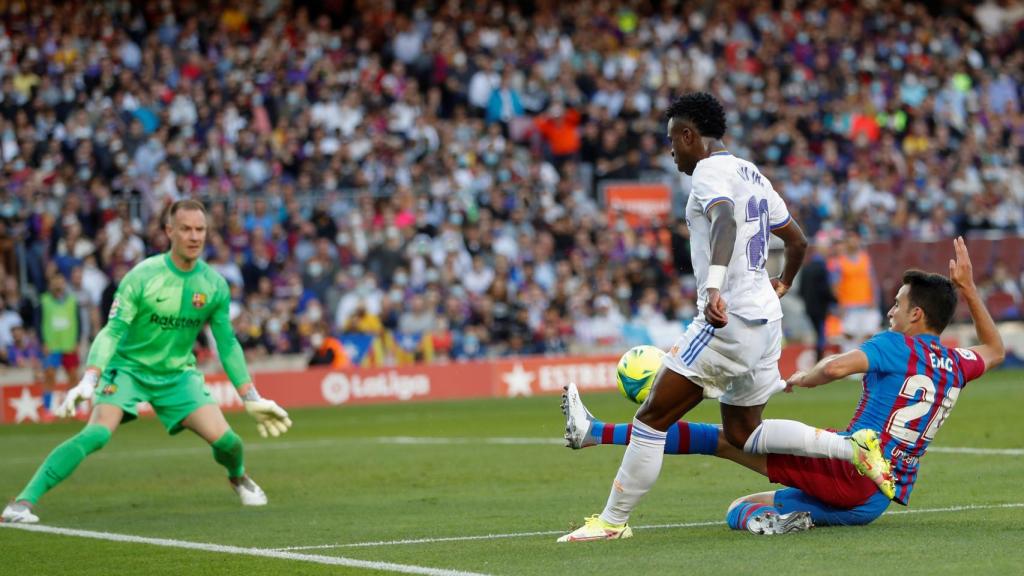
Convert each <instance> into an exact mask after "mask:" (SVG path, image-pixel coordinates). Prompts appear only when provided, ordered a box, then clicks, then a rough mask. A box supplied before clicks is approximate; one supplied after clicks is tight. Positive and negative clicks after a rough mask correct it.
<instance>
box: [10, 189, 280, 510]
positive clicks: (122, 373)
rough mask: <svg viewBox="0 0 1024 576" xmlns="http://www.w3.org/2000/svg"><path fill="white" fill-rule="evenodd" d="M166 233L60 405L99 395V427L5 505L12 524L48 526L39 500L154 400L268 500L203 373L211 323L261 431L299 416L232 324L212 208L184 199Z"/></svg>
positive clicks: (244, 495)
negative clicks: (263, 387)
mask: <svg viewBox="0 0 1024 576" xmlns="http://www.w3.org/2000/svg"><path fill="white" fill-rule="evenodd" d="M165 230H166V232H167V235H168V236H169V237H170V239H171V249H170V251H169V252H167V253H165V254H160V255H157V256H153V257H150V258H147V259H146V260H144V261H142V262H141V263H139V264H138V265H137V266H135V268H133V269H132V270H131V271H130V272H129V273H128V274H127V275H126V276H125V277H124V279H123V280H122V281H121V285H120V286H119V287H118V290H117V294H116V296H115V298H114V303H113V306H112V307H111V310H110V319H109V322H108V323H107V325H106V326H105V327H104V328H103V330H101V331H100V333H99V334H98V335H97V336H96V339H95V340H94V341H93V343H92V347H91V348H90V350H89V358H88V361H87V362H86V371H85V376H83V377H82V380H81V382H79V384H78V385H77V386H75V387H74V388H72V389H71V390H69V391H68V394H67V397H66V398H65V399H64V403H63V404H62V405H61V406H60V408H59V409H58V414H59V415H61V416H65V417H68V416H73V415H74V414H75V410H76V406H77V404H78V403H79V402H81V401H85V400H90V399H91V400H92V401H93V405H94V406H93V410H92V416H91V417H90V418H89V423H88V424H86V426H85V428H84V429H82V431H81V432H79V433H78V434H76V435H75V436H73V437H71V438H70V439H68V440H67V441H65V442H64V443H63V444H61V445H60V446H57V448H55V449H54V450H53V451H52V452H50V455H49V456H47V457H46V460H45V461H44V462H43V464H42V466H40V467H39V470H37V471H36V473H35V475H34V476H33V477H32V479H31V480H30V481H29V483H28V485H27V486H25V489H24V490H22V491H21V494H19V495H18V497H17V498H16V499H15V501H14V502H13V503H12V504H10V505H8V506H7V507H6V508H4V511H3V516H2V518H3V521H4V522H38V521H39V518H38V516H36V515H35V514H33V512H32V506H33V505H34V504H35V503H36V502H37V501H38V500H39V498H40V497H42V495H43V494H45V493H46V492H47V491H49V490H50V489H51V488H53V487H54V486H56V485H57V484H59V483H60V482H61V481H63V480H64V479H65V478H67V477H68V476H70V475H71V473H72V472H74V471H75V468H77V467H78V465H79V464H80V463H81V462H82V460H84V459H85V457H86V456H88V455H89V454H92V453H93V452H95V451H97V450H99V449H100V448H103V446H105V445H106V443H107V442H108V441H109V440H110V436H111V434H112V433H113V432H114V430H116V429H117V427H118V425H119V424H121V423H122V422H127V421H130V420H134V419H135V418H136V417H137V416H138V411H137V408H136V406H137V404H138V403H139V402H149V403H150V404H151V405H152V406H153V410H154V411H155V412H156V415H157V417H159V418H160V422H161V423H162V424H163V425H164V427H165V428H166V429H167V432H168V433H170V434H177V433H178V432H181V431H182V430H183V429H185V428H187V429H189V430H191V431H193V432H195V433H196V434H198V435H199V436H200V437H202V438H203V440H206V441H207V442H208V443H209V444H210V446H211V447H212V448H213V459H214V460H216V461H217V463H218V464H220V465H221V466H224V467H225V468H226V469H227V472H228V478H229V480H230V481H231V484H232V486H233V487H234V489H235V492H237V493H238V495H239V497H240V498H241V500H242V504H243V505H246V506H262V505H264V504H266V503H267V496H266V494H264V493H263V490H261V489H260V487H259V486H257V485H256V483H255V482H253V481H252V479H251V478H249V476H247V475H246V473H245V464H244V459H243V451H242V439H241V438H239V436H238V434H236V433H235V432H234V431H233V430H232V429H231V427H230V426H228V423H227V421H226V420H225V419H224V415H223V414H222V413H221V411H220V408H219V407H218V406H217V401H216V400H215V399H214V398H213V397H211V396H210V392H209V390H208V389H207V388H206V384H205V383H204V380H203V374H202V373H201V372H199V371H198V370H197V369H196V359H195V356H194V355H193V354H192V347H193V345H194V344H195V341H196V337H197V336H198V334H199V331H200V330H201V329H202V328H203V326H204V325H205V324H206V323H207V322H209V323H210V328H211V329H212V331H213V336H214V339H215V340H216V343H217V351H218V353H219V354H220V359H221V363H222V364H223V366H224V371H225V372H226V373H227V375H228V378H229V379H230V380H231V382H232V384H234V386H235V388H236V389H237V390H238V393H239V395H240V396H241V397H242V400H243V401H244V404H245V409H246V411H248V412H249V414H250V415H252V416H253V417H254V418H255V419H256V422H257V428H258V430H259V432H260V435H262V436H264V437H266V436H267V435H270V436H279V435H281V434H282V433H283V432H285V431H287V430H288V428H289V427H290V426H291V424H292V423H291V420H289V419H288V413H287V412H285V411H284V410H283V409H282V408H281V407H280V406H278V405H277V403H276V402H273V401H271V400H266V399H263V398H260V395H259V394H258V393H257V392H256V388H255V387H254V386H253V383H252V378H251V377H250V376H249V371H248V369H247V368H246V365H245V358H244V356H243V355H242V347H241V346H240V345H239V344H238V340H237V339H236V338H235V335H234V332H233V331H232V329H231V321H230V319H229V316H228V306H229V304H230V291H229V289H228V284H227V281H226V280H224V278H223V277H222V276H221V275H220V274H218V273H217V272H216V271H214V270H213V269H212V268H210V267H209V266H208V265H207V264H206V262H203V261H202V260H200V256H201V255H202V253H203V249H204V247H205V244H206V209H205V208H204V207H203V205H202V204H201V203H200V202H198V201H195V200H180V201H178V202H175V203H174V204H172V205H171V207H170V208H169V210H168V215H167V219H166V221H165Z"/></svg>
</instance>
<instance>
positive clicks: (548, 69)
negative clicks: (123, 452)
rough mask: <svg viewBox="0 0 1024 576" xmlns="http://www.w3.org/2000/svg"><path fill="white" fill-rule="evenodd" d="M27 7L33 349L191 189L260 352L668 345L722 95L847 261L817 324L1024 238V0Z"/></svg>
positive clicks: (468, 351) (6, 161)
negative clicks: (703, 103) (987, 244)
mask: <svg viewBox="0 0 1024 576" xmlns="http://www.w3.org/2000/svg"><path fill="white" fill-rule="evenodd" d="M0 6H2V10H3V12H2V16H0V23H2V25H0V166H2V169H0V308H2V311H0V358H2V360H3V361H4V362H5V363H7V364H9V365H15V366H30V365H31V366H34V365H36V363H37V362H38V360H39V358H42V357H43V356H46V355H48V354H49V353H50V352H53V351H54V349H56V348H58V347H59V346H61V344H60V342H64V341H66V340H67V335H68V334H69V333H71V332H74V333H75V334H77V337H76V338H77V340H76V342H77V344H79V345H80V344H81V343H85V342H88V341H90V340H91V337H92V336H93V335H94V334H95V333H96V331H97V330H98V329H99V328H100V327H101V326H102V324H103V322H104V319H105V318H106V313H107V311H108V310H109V307H110V303H111V300H112V296H113V291H114V289H115V288H116V285H117V282H118V281H119V279H120V278H121V277H122V276H123V275H124V273H125V272H126V271H127V270H128V269H130V267H131V266H132V265H134V264H135V263H137V262H139V261H140V260H141V259H143V258H145V257H147V256H149V255H152V254H155V253H158V252H160V251H163V250H165V249H166V248H167V246H168V243H167V239H166V237H165V235H164V234H163V232H162V229H161V225H160V224H161V223H160V219H159V214H160V212H161V210H162V208H163V207H164V206H166V205H167V204H168V203H169V202H172V201H174V200H176V199H179V198H183V197H196V198H199V199H202V200H203V201H205V202H206V203H207V205H208V206H209V209H210V235H209V241H208V252H207V260H208V261H209V263H210V264H211V265H212V266H214V267H215V268H216V269H217V270H218V271H220V272H221V273H222V274H223V275H224V276H225V277H226V278H227V279H228V281H229V283H230V284H231V287H232V290H233V292H234V301H233V304H232V312H231V313H232V318H233V321H234V323H235V326H236V329H237V332H238V335H239V339H240V341H241V342H242V345H243V347H244V348H245V350H246V353H247V355H249V357H250V358H252V359H256V358H260V357H264V356H266V355H276V354H304V355H306V356H309V357H310V361H311V362H312V363H327V364H333V365H336V366H343V365H346V364H350V363H352V364H395V363H399V364H400V363H407V362H416V361H438V360H445V359H467V358H480V357H491V356H507V355H516V354H563V353H568V352H579V353H587V352H593V351H613V350H615V351H617V350H621V349H624V346H627V345H630V344H634V343H640V342H655V343H658V344H662V345H666V346H667V344H665V342H668V343H670V342H671V339H672V338H673V337H674V336H675V335H676V334H678V333H680V332H681V331H682V329H683V327H684V323H685V322H687V321H688V320H689V319H690V318H691V317H692V315H693V313H694V312H695V308H694V299H695V286H694V280H693V276H692V267H691V265H690V262H689V254H688V249H689V248H688V242H689V239H688V231H687V228H686V224H685V222H684V221H682V220H681V219H680V218H678V215H680V214H681V211H682V205H683V203H684V202H685V198H686V190H687V189H688V187H689V182H688V180H687V178H686V177H685V176H682V175H679V174H678V173H677V172H676V170H675V166H674V165H673V164H672V162H671V159H670V157H669V155H668V147H667V145H666V140H665V135H664V133H665V123H664V120H663V118H662V112H663V110H664V109H665V107H666V106H667V105H668V103H669V102H670V100H671V99H672V98H673V97H674V96H676V95H679V94H681V93H683V92H687V91H692V90H707V91H710V92H712V93H714V94H715V95H716V96H717V97H718V98H719V99H721V100H722V102H723V103H724V105H725V107H726V109H727V111H728V122H729V129H728V134H727V138H726V140H727V144H728V146H729V148H730V151H731V152H732V153H734V154H736V155H738V156H741V157H745V158H748V159H750V160H752V161H754V162H755V163H757V164H758V165H759V166H760V168H761V170H762V171H763V172H764V174H765V175H766V176H767V177H768V178H769V179H770V180H771V181H772V182H773V183H774V185H775V187H776V189H777V190H779V192H780V193H781V194H782V195H783V197H784V198H785V199H786V200H787V202H788V204H789V206H790V210H791V211H792V212H793V214H794V216H795V217H796V218H797V220H798V221H799V223H800V224H801V226H803V228H804V230H805V231H806V233H807V235H808V237H809V238H812V239H813V243H814V245H815V249H814V253H815V256H814V258H816V259H817V260H818V261H819V263H820V266H817V267H816V268H815V269H816V272H815V273H820V274H823V276H822V278H824V279H825V280H824V281H823V282H816V283H814V287H815V288H817V289H818V293H815V292H813V291H794V297H792V298H788V299H789V300H791V302H789V303H787V306H788V307H789V308H790V311H792V310H796V311H797V312H803V311H804V310H803V308H802V307H801V306H800V300H801V299H800V297H799V296H800V294H801V293H803V294H804V299H806V300H808V302H809V304H810V305H808V306H806V312H807V315H808V316H809V317H812V321H811V322H810V323H807V322H804V323H803V324H801V323H800V322H799V319H800V318H801V317H802V316H803V314H799V313H798V314H791V316H793V321H792V322H790V321H787V334H788V335H789V337H790V338H803V337H804V334H805V333H809V332H810V330H809V329H808V326H811V325H813V324H819V323H824V322H825V320H824V319H822V320H821V322H819V321H818V319H816V318H824V317H822V314H824V315H825V316H826V317H827V316H829V315H833V316H835V317H836V318H838V319H839V320H838V321H837V322H831V321H830V322H828V324H829V326H828V327H827V332H828V333H827V334H825V335H823V338H828V337H832V336H836V335H838V334H840V333H841V332H842V328H841V323H839V322H841V320H842V317H843V308H844V307H845V308H851V307H854V308H861V307H867V308H869V309H874V310H879V309H882V310H884V309H885V308H887V307H888V304H889V298H890V296H891V294H892V292H893V291H894V288H895V284H894V283H898V277H893V276H892V275H891V274H892V273H894V272H893V271H894V270H897V269H898V268H900V265H901V264H902V260H899V259H897V258H896V255H897V254H899V255H906V254H910V255H911V256H914V255H915V254H914V253H913V252H912V251H910V250H909V249H908V248H907V247H908V246H917V247H919V248H914V250H923V251H926V252H934V253H938V252H935V251H936V250H938V248H929V244H927V242H932V241H935V242H939V244H936V246H941V247H942V250H947V248H948V247H947V246H946V243H947V242H948V239H950V238H951V237H953V236H954V235H956V234H968V235H969V238H971V237H975V238H983V239H985V240H986V241H991V240H990V239H991V238H998V237H1001V236H1002V237H1006V238H1009V239H1017V238H1018V237H1019V236H1021V234H1022V233H1024V169H1022V160H1024V111H1022V107H1021V98H1022V96H1024V94H1022V81H1024V79H1022V73H1021V70H1024V25H1022V19H1024V5H1022V3H1020V2H1015V1H992V0H987V1H985V2H981V3H978V2H941V1H936V2H930V3H903V2H882V1H870V0H863V1H837V2H831V1H822V0H811V1H798V0H782V1H775V2H759V1H755V0H749V1H742V0H740V1H708V2H685V3H682V2H672V1H663V2H658V1H654V0H649V1H643V0H632V1H629V0H625V1H616V2H611V1H606V0H596V1H590V0H584V1H579V2H569V3H558V2H554V1H537V2H458V1H447V2H444V1H409V2H401V1H389V0H377V1H346V0H325V1H323V2H315V3H314V2H310V3H308V5H307V3H303V2H289V1H287V0H266V1H255V0H254V1H217V0H213V1H204V2H194V1H189V0H185V1H173V2H172V1H170V0H165V1H162V2H157V1H153V2H132V1H127V0H109V1H98V2H85V3H81V2H80V3H68V2H54V1H48V0H34V1H32V2H25V1H18V0H13V1H7V2H3V3H0ZM609 181H654V182H662V183H668V184H669V185H670V186H671V188H672V190H673V191H674V210H673V212H672V213H670V214H669V215H667V216H666V217H664V218H653V219H645V220H641V221H640V222H638V223H637V222H633V221H631V220H627V219H626V218H625V217H623V216H622V215H619V214H615V213H611V214H610V213H608V211H607V210H606V208H605V205H604V203H603V198H602V193H601V190H602V188H601V186H602V183H604V182H609ZM996 242H997V243H996V244H993V246H994V248H993V249H992V251H991V252H988V253H987V254H990V255H992V256H991V257H990V258H988V259H986V260H984V263H983V265H982V266H979V270H978V275H979V277H980V279H981V280H982V285H983V288H984V290H985V291H986V294H987V295H988V296H991V297H993V298H1000V299H1001V301H1002V302H1004V303H1005V302H1006V301H1007V298H1009V301H1010V303H1011V304H1010V305H1006V306H1004V307H1002V308H1000V312H999V314H1000V316H1001V317H1002V318H1016V317H1019V316H1020V311H1021V286H1022V277H1021V264H1022V262H1021V261H1020V258H1016V259H1014V258H1013V257H1012V256H1013V254H1014V253H1013V248H1012V247H1011V245H1010V244H1005V243H999V241H996ZM864 246H873V247H874V248H872V250H871V251H870V252H868V251H867V250H866V249H864ZM892 247H896V248H892ZM1021 252H1024V250H1021ZM868 254H874V256H875V258H874V259H875V263H874V265H871V264H870V263H869V264H868V265H867V266H866V267H865V266H862V265H861V264H862V263H863V262H864V261H862V260H861V258H862V257H863V258H868ZM1000 254H1002V255H1004V256H1007V257H1006V258H999V257H998V255H1000ZM880 259H881V260H886V262H884V263H880V262H879V260H880ZM940 264H941V262H940ZM877 270H884V271H885V273H884V274H879V273H877ZM937 271H942V268H939V269H938V270H937ZM844 274H847V275H848V276H847V277H846V284H845V289H844V287H843V286H844V284H843V282H844V278H843V275H844ZM858 274H859V275H860V276H857V275H858ZM849 275H852V276H849ZM851 278H853V279H854V280H856V281H854V280H851ZM865 281H867V282H868V283H869V285H870V289H868V290H867V292H866V293H865V292H864V291H863V290H853V293H851V292H850V286H854V285H860V284H863V282H865ZM808 284H810V283H808ZM829 286H832V287H834V288H835V289H834V290H829ZM851 298H852V300H851ZM69 299H71V300H73V302H74V303H75V310H76V313H75V316H76V318H74V319H70V318H68V317H67V314H63V313H62V312H61V310H63V308H61V306H62V305H63V304H62V303H65V302H67V301H68V300H69ZM844 299H845V301H844ZM833 301H834V302H833ZM821 310H823V311H821ZM62 314H63V315H62ZM815 314H816V315H817V316H814V315H815ZM875 321H876V322H880V321H881V315H880V314H878V315H877V317H876V320H875ZM55 322H56V323H57V324H59V326H55V325H54V323H55ZM69 322H71V323H72V324H74V326H69V325H68V323H69ZM877 327H878V326H877V325H876V326H875V328H877ZM811 340H813V338H808V341H811ZM199 352H200V355H201V356H202V355H203V354H205V353H206V352H205V351H204V349H203V347H202V346H201V347H200V350H199Z"/></svg>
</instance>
